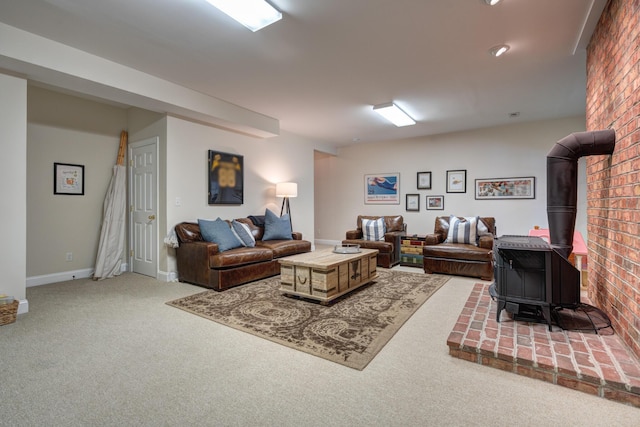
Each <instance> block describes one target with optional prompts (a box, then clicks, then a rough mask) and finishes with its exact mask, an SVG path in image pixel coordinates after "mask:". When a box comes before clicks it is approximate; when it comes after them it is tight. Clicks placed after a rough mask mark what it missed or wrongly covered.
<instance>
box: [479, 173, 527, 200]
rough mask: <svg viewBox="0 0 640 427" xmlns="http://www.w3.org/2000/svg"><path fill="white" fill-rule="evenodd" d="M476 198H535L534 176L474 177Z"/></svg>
mask: <svg viewBox="0 0 640 427" xmlns="http://www.w3.org/2000/svg"><path fill="white" fill-rule="evenodd" d="M475 188H476V200H496V199H535V198H536V178H535V177H533V176H527V177H522V178H481V179H476V185H475Z"/></svg>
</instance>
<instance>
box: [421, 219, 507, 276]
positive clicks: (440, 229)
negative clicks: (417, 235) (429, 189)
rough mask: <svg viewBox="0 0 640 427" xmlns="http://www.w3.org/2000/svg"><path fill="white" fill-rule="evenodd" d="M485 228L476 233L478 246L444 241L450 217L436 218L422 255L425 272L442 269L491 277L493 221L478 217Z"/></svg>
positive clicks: (439, 271) (449, 272) (460, 273)
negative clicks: (483, 231) (481, 232)
mask: <svg viewBox="0 0 640 427" xmlns="http://www.w3.org/2000/svg"><path fill="white" fill-rule="evenodd" d="M480 221H482V223H483V224H484V225H485V226H486V229H487V231H486V232H485V233H483V234H480V233H478V239H477V246H476V245H473V244H465V243H444V242H445V240H446V239H447V235H448V233H449V217H448V216H440V217H437V218H436V223H435V227H434V232H433V234H429V235H427V236H426V237H425V241H424V246H423V248H422V256H423V263H424V272H425V273H429V274H430V273H443V274H453V275H457V276H470V277H479V278H480V279H482V280H493V239H494V237H495V233H496V221H495V218H493V217H480V218H479V222H480Z"/></svg>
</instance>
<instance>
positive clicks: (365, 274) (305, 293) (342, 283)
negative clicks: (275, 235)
mask: <svg viewBox="0 0 640 427" xmlns="http://www.w3.org/2000/svg"><path fill="white" fill-rule="evenodd" d="M345 251H346V253H344V252H340V250H339V248H336V249H335V250H334V249H322V250H319V251H314V252H306V253H303V254H298V255H293V256H289V257H285V258H281V259H280V260H279V261H280V291H281V292H282V293H283V294H285V295H295V296H299V297H303V298H308V299H313V300H317V301H320V302H322V303H327V302H329V301H331V300H333V299H335V298H338V297H339V296H342V295H344V294H346V293H347V292H351V291H353V290H354V289H357V288H359V287H360V286H362V285H365V284H367V283H369V282H371V281H373V280H374V279H375V278H376V277H378V273H377V272H376V264H377V258H378V250H377V249H359V248H358V252H355V250H354V249H348V250H347V249H345Z"/></svg>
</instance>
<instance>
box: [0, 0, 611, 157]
mask: <svg viewBox="0 0 640 427" xmlns="http://www.w3.org/2000/svg"><path fill="white" fill-rule="evenodd" d="M271 3H272V4H273V5H274V6H275V7H277V8H278V9H279V10H280V11H282V13H283V19H282V20H281V21H279V22H277V23H275V24H273V25H271V26H269V27H266V28H264V29H262V30H260V31H258V32H255V33H253V32H251V31H250V30H247V29H246V28H245V27H243V26H241V25H240V24H238V23H236V22H235V21H232V20H231V19H230V18H229V17H227V16H226V15H224V14H223V13H222V12H219V11H218V10H217V9H215V8H213V7H212V6H210V5H209V4H208V3H207V2H206V1H205V0H179V1H176V0H135V1H131V0H2V1H0V22H4V23H5V24H7V25H10V26H13V27H16V28H19V29H22V30H25V31H28V32H31V33H34V34H37V35H40V36H43V37H46V38H49V39H51V40H55V41H57V42H60V43H63V44H66V45H69V46H72V47H75V48H77V49H80V50H82V51H85V52H89V53H92V54H95V55H98V56H101V57H103V58H106V59H109V60H112V61H115V62H118V63H120V64H123V65H126V66H128V67H131V68H134V69H137V70H139V71H143V72H145V73H148V74H152V75H155V76H157V77H160V78H162V79H165V80H168V81H170V82H173V83H176V84H179V85H181V86H184V87H187V88H190V89H193V90H196V91H199V92H202V93H204V94H207V95H210V96H213V97H216V98H219V99H221V100H224V101H226V102H229V103H232V104H235V105H239V106H241V107H244V108H246V109H249V110H252V111H255V112H257V113H260V114H263V115H266V116H269V117H273V118H275V119H278V120H279V121H280V128H281V129H282V130H285V131H288V132H291V133H295V134H298V135H301V136H305V137H308V138H311V139H313V140H317V141H322V142H329V143H332V144H333V145H335V146H342V145H347V144H354V143H366V142H374V141H384V140H395V139H401V138H411V137H420V136H425V135H434V134H440V133H447V132H454V131H461V130H468V129H476V128H482V127H488V126H494V125H501V124H508V123H515V122H523V121H533V120H541V119H549V118H558V117H569V116H579V115H582V114H585V85H586V66H585V64H586V45H587V43H588V41H589V38H590V36H591V33H592V32H593V28H594V27H595V24H596V23H597V19H598V18H599V16H600V14H601V12H602V9H603V7H604V5H605V3H606V0H562V1H559V0H503V1H502V2H501V3H499V4H498V5H497V6H493V7H489V6H487V5H486V4H485V3H484V0H393V1H391V0H271ZM503 43H506V44H509V45H510V46H511V50H510V51H509V52H508V53H507V54H506V55H503V56H502V57H500V58H493V57H491V56H490V55H489V54H488V50H489V48H491V47H492V46H494V45H497V44H503ZM389 101H395V102H396V103H397V104H398V105H399V106H401V107H402V108H403V109H404V110H405V111H406V112H408V113H409V114H410V115H411V116H412V117H413V118H414V119H415V120H416V121H417V122H418V123H417V124H416V125H414V126H408V127H403V128H396V127H395V126H393V125H391V124H387V123H386V122H385V121H384V120H383V119H382V118H381V117H379V116H378V115H377V114H375V113H374V112H373V111H372V106H373V105H376V104H380V103H385V102H389ZM513 113H516V114H517V116H516V117H513V115H514V114H513Z"/></svg>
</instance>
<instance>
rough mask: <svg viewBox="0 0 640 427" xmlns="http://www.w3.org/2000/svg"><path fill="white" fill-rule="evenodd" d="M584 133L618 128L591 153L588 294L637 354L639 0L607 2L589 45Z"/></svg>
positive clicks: (639, 313)
mask: <svg viewBox="0 0 640 427" xmlns="http://www.w3.org/2000/svg"><path fill="white" fill-rule="evenodd" d="M586 116H587V130H599V129H609V128H611V129H614V130H615V131H616V148H615V151H614V154H613V155H612V156H591V157H587V158H586V161H587V185H588V190H587V206H588V207H587V231H588V234H589V243H588V248H589V285H588V286H589V288H588V289H589V291H588V292H589V298H590V299H591V301H593V302H594V304H595V305H597V306H598V307H600V308H601V309H603V310H604V311H605V312H606V313H607V314H609V316H610V317H611V320H612V322H613V325H614V328H615V330H616V333H617V334H618V335H619V337H620V338H622V339H623V340H624V342H625V343H626V344H627V346H629V348H630V349H631V350H632V351H633V352H634V353H635V354H636V355H637V356H638V357H639V358H640V183H639V182H640V0H610V1H609V3H608V4H607V6H606V7H605V9H604V11H603V13H602V16H601V17H600V22H599V23H598V26H597V28H596V30H595V32H594V34H593V36H592V38H591V42H590V43H589V46H588V48H587V111H586Z"/></svg>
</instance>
